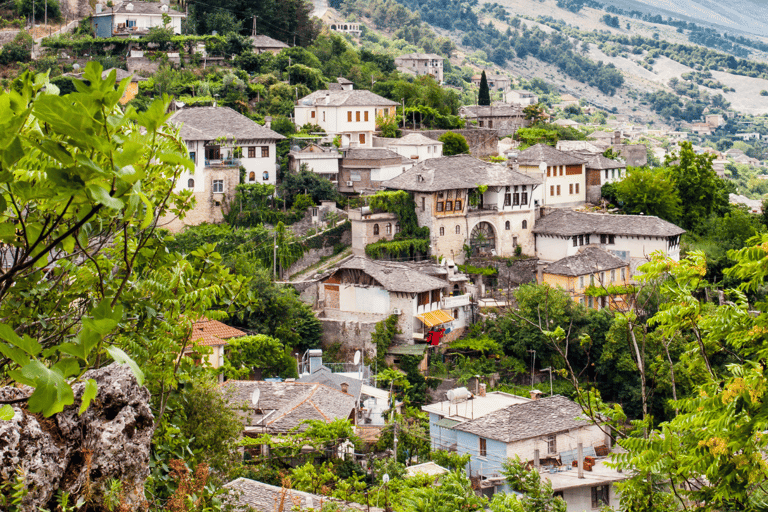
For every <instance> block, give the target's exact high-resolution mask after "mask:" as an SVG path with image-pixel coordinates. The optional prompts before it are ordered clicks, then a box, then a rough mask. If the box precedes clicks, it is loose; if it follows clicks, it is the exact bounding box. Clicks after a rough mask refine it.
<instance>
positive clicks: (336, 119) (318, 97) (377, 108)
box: [294, 79, 398, 148]
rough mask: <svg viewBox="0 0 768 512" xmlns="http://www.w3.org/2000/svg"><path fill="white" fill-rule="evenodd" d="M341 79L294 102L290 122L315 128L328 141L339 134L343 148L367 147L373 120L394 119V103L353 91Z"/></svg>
mask: <svg viewBox="0 0 768 512" xmlns="http://www.w3.org/2000/svg"><path fill="white" fill-rule="evenodd" d="M341 80H342V79H339V81H338V82H337V83H336V84H329V86H328V89H326V90H319V91H315V92H313V93H312V94H309V95H307V96H304V97H303V98H301V99H300V100H299V101H297V102H296V105H295V107H294V117H295V119H294V122H295V123H296V125H297V126H303V125H305V124H307V123H309V124H315V125H318V126H320V127H321V128H322V129H323V131H325V132H326V133H327V134H328V135H329V136H330V137H331V138H333V137H335V136H337V135H339V136H340V137H341V147H343V148H345V147H350V146H352V145H354V146H365V147H371V146H372V144H373V134H374V132H375V131H376V118H377V117H380V116H381V117H390V116H394V115H395V109H396V107H397V106H398V103H396V102H394V101H392V100H388V99H386V98H383V97H381V96H379V95H378V94H374V93H372V92H371V91H366V90H355V89H354V86H353V84H352V83H351V82H349V81H348V80H345V81H343V82H342V81H341ZM332 86H333V87H332Z"/></svg>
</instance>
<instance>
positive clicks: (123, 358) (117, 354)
mask: <svg viewBox="0 0 768 512" xmlns="http://www.w3.org/2000/svg"><path fill="white" fill-rule="evenodd" d="M107 352H109V355H110V356H112V359H114V360H115V362H116V363H118V364H127V365H128V367H129V368H130V369H131V371H133V375H134V376H135V377H136V380H137V381H138V383H139V386H143V385H144V372H142V371H141V368H139V365H137V364H136V362H135V361H134V360H133V359H131V358H130V356H129V355H128V354H126V353H125V352H123V351H122V350H121V349H119V348H117V347H115V346H110V347H107Z"/></svg>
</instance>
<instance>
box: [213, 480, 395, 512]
mask: <svg viewBox="0 0 768 512" xmlns="http://www.w3.org/2000/svg"><path fill="white" fill-rule="evenodd" d="M224 488H225V489H227V490H228V491H229V492H228V494H227V496H226V497H225V501H226V503H227V504H231V505H235V506H236V507H237V510H241V509H244V510H253V511H255V512H275V511H281V512H288V511H289V510H290V511H298V512H305V511H307V512H316V511H319V510H328V509H330V510H337V511H339V512H361V511H366V512H384V509H381V508H377V507H369V506H366V505H361V504H359V503H354V502H351V501H344V500H340V499H336V498H332V497H330V496H322V495H319V494H312V493H308V492H304V491H297V490H295V489H288V488H286V487H277V486H274V485H269V484H265V483H264V482H258V481H256V480H250V479H248V478H238V479H236V480H233V481H231V482H229V483H227V484H225V485H224Z"/></svg>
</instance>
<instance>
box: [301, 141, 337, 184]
mask: <svg viewBox="0 0 768 512" xmlns="http://www.w3.org/2000/svg"><path fill="white" fill-rule="evenodd" d="M343 156H344V155H343V154H342V153H341V152H340V151H339V150H338V149H336V148H335V147H334V148H324V147H321V146H318V145H317V144H309V145H308V146H307V147H305V148H304V149H299V148H298V146H295V147H294V148H292V149H291V150H290V151H289V152H288V167H289V169H290V170H291V171H293V172H299V170H300V169H301V166H302V165H304V164H306V166H307V169H308V170H310V171H312V172H314V173H315V174H319V175H320V176H321V177H323V178H325V179H327V180H329V181H330V182H332V183H337V184H338V181H339V161H340V160H341V159H342V158H343Z"/></svg>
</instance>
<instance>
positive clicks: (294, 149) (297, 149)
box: [291, 146, 301, 153]
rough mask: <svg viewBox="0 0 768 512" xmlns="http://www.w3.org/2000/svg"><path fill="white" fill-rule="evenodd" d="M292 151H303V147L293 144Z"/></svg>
mask: <svg viewBox="0 0 768 512" xmlns="http://www.w3.org/2000/svg"><path fill="white" fill-rule="evenodd" d="M291 151H293V152H295V153H298V152H299V151H301V148H300V147H299V146H293V147H291Z"/></svg>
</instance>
